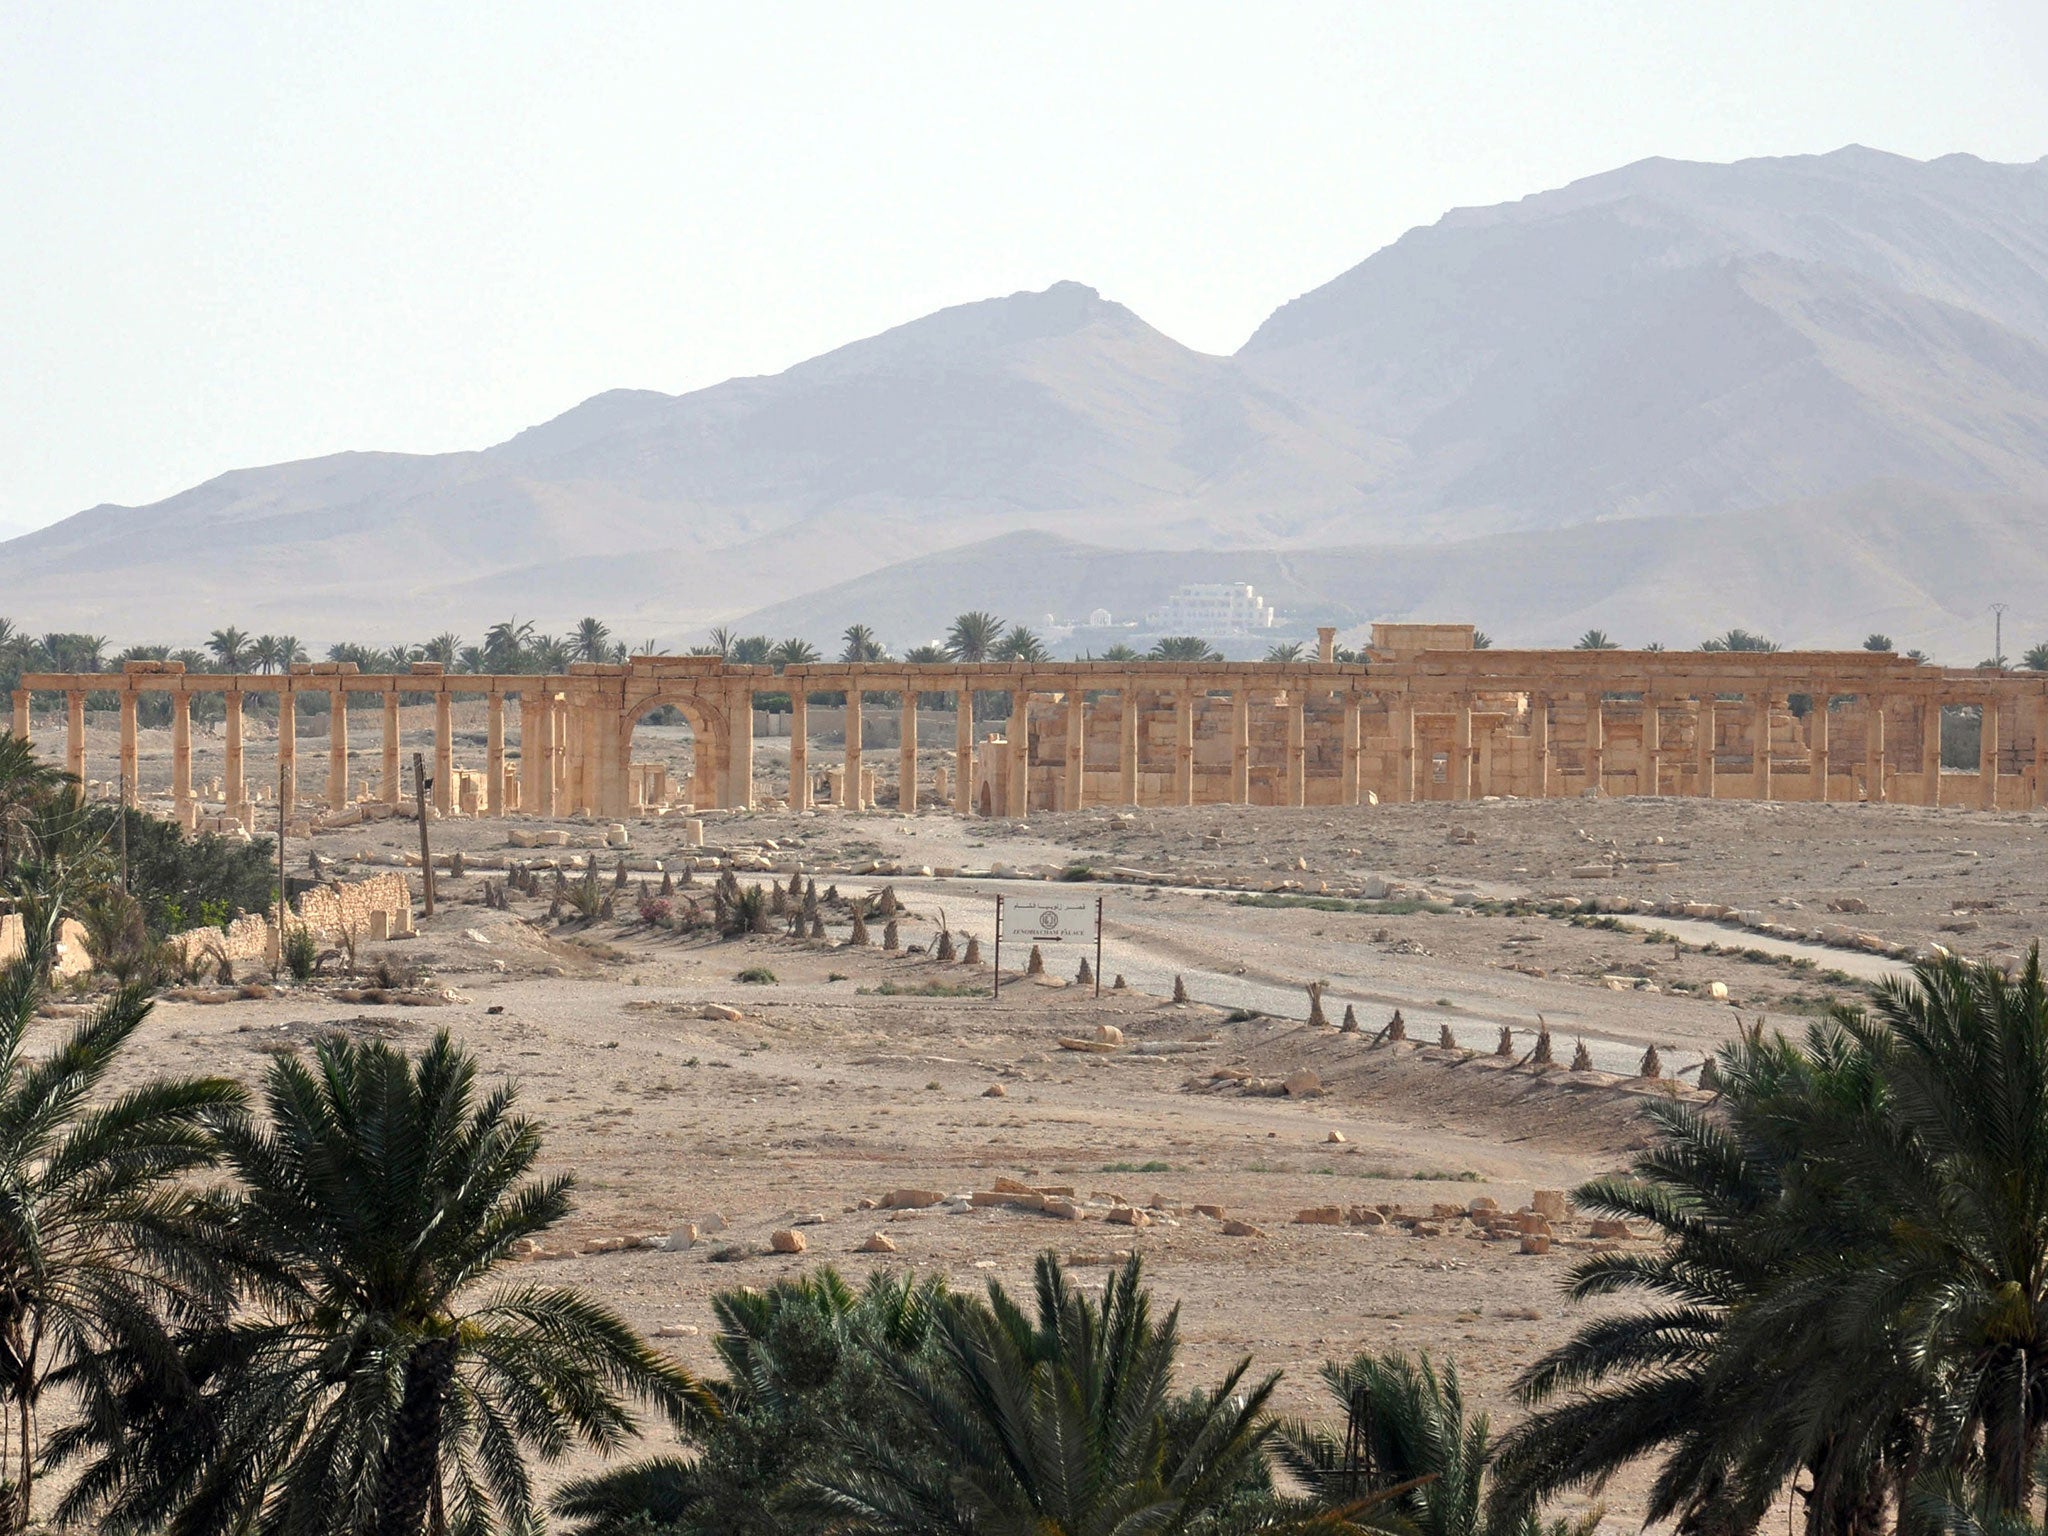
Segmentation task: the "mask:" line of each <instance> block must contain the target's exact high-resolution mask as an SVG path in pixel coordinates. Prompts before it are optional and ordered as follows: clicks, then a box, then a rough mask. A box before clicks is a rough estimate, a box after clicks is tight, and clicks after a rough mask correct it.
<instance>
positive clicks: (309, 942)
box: [283, 924, 320, 986]
mask: <svg viewBox="0 0 2048 1536" xmlns="http://www.w3.org/2000/svg"><path fill="white" fill-rule="evenodd" d="M283 959H284V968H285V969H286V970H287V971H289V972H291V977H292V980H293V981H296V982H298V983H299V984H300V985H301V986H303V985H305V984H306V983H307V982H309V981H311V980H312V979H313V973H314V972H315V971H317V970H318V969H319V968H320V946H319V945H318V944H316V943H315V942H314V941H313V930H312V929H310V928H308V927H306V926H305V925H304V924H301V925H300V926H299V927H297V928H294V929H292V930H291V931H290V932H288V933H286V934H285V936H284V950H283Z"/></svg>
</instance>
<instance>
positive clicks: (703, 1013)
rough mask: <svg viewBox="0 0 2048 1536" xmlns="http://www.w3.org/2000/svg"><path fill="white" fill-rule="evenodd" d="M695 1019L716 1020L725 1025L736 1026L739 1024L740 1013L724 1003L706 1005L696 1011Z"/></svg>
mask: <svg viewBox="0 0 2048 1536" xmlns="http://www.w3.org/2000/svg"><path fill="white" fill-rule="evenodd" d="M697 1017H699V1018H700V1019H718V1020H721V1021H723V1022H724V1023H727V1024H736V1023H738V1022H739V1018H740V1011H739V1009H737V1008H731V1007H728V1006H727V1005H726V1004H724V1003H706V1004H705V1005H704V1006H703V1007H702V1008H700V1009H698V1010H697Z"/></svg>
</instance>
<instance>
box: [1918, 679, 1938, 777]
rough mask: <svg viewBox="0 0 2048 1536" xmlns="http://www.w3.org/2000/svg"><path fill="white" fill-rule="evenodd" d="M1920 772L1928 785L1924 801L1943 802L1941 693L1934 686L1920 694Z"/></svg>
mask: <svg viewBox="0 0 2048 1536" xmlns="http://www.w3.org/2000/svg"><path fill="white" fill-rule="evenodd" d="M1920 773H1921V777H1922V778H1923V779H1924V780H1925V781H1926V785H1927V788H1926V790H1925V795H1926V799H1925V800H1924V801H1923V802H1922V803H1923V804H1925V805H1939V804H1941V694H1940V692H1939V691H1938V690H1936V689H1932V688H1930V689H1928V690H1927V691H1926V692H1925V693H1923V694H1922V695H1921V696H1920Z"/></svg>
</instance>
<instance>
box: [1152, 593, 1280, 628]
mask: <svg viewBox="0 0 2048 1536" xmlns="http://www.w3.org/2000/svg"><path fill="white" fill-rule="evenodd" d="M1276 617H1277V615H1276V614H1275V613H1274V612H1273V609H1272V606H1271V605H1270V604H1269V603H1267V601H1266V600H1265V599H1264V598H1263V597H1260V596H1259V594H1258V593H1257V592H1255V591H1253V590H1252V588H1251V587H1249V586H1247V585H1245V584H1244V583H1242V582H1234V581H1196V582H1190V583H1188V585H1186V586H1184V587H1182V588H1181V589H1180V590H1179V591H1178V592H1176V593H1174V594H1173V596H1171V597H1169V598H1168V599H1167V600H1166V601H1165V602H1164V603H1163V604H1161V605H1160V606H1159V608H1157V609H1156V610H1155V611H1153V612H1151V613H1148V614H1146V615H1145V623H1146V626H1147V627H1148V628H1150V629H1155V630H1159V631H1161V632H1163V633H1170V634H1176V635H1202V636H1204V637H1206V636H1210V635H1248V634H1250V633H1252V632H1253V631H1254V630H1260V629H1271V628H1272V627H1273V623H1274V620H1275V618H1276Z"/></svg>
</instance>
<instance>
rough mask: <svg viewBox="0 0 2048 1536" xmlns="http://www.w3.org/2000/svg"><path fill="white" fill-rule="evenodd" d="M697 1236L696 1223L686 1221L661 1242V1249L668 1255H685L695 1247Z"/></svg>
mask: <svg viewBox="0 0 2048 1536" xmlns="http://www.w3.org/2000/svg"><path fill="white" fill-rule="evenodd" d="M699 1236H700V1234H699V1232H698V1230H697V1223H695V1222H694V1221H686V1222H684V1223H683V1224H682V1225H681V1226H680V1227H677V1228H676V1229H675V1231H673V1232H671V1233H669V1235H668V1237H667V1238H666V1239H665V1240H664V1241H663V1243H662V1247H663V1248H664V1249H665V1250H667V1251H668V1252H669V1253H685V1252H687V1251H688V1250H690V1249H692V1248H694V1247H696V1246H697V1239H698V1237H699Z"/></svg>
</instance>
